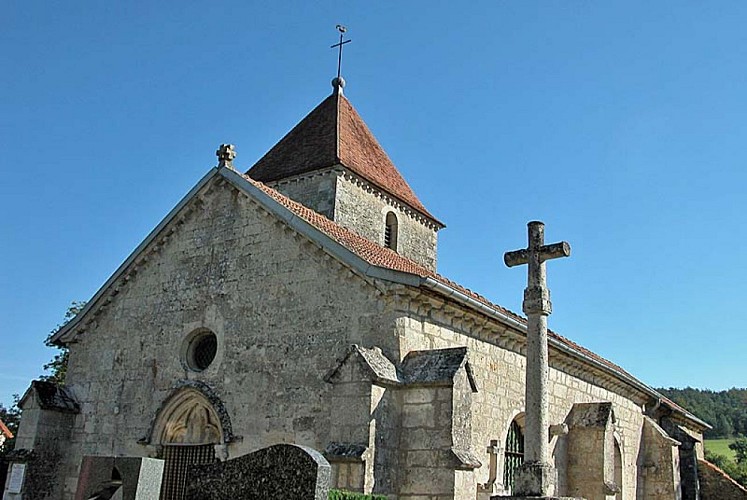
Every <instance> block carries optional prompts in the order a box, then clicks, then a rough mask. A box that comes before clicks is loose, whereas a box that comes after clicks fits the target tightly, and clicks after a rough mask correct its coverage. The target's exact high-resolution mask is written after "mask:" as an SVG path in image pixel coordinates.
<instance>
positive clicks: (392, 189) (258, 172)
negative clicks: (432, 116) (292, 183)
mask: <svg viewBox="0 0 747 500" xmlns="http://www.w3.org/2000/svg"><path fill="white" fill-rule="evenodd" d="M334 165H343V166H344V167H346V168H348V169H350V170H351V171H352V172H354V173H355V174H357V175H359V176H361V177H362V178H363V179H365V180H367V181H368V182H370V183H372V184H373V185H375V186H377V187H379V188H381V189H382V190H384V191H385V192H387V193H389V194H390V195H392V196H394V197H395V198H397V199H399V200H400V201H402V202H404V203H405V204H407V205H409V206H410V207H412V208H413V209H415V210H416V211H418V212H420V213H421V214H423V215H425V216H427V217H428V218H430V219H432V220H434V221H436V222H438V220H437V219H436V218H435V217H433V215H431V214H430V212H428V210H427V209H426V208H425V206H423V204H422V203H421V202H420V200H419V199H418V197H417V196H416V195H415V193H414V192H413V190H412V188H411V187H410V185H409V184H408V183H407V181H405V179H404V178H403V177H402V174H400V173H399V170H397V167H395V166H394V164H393V163H392V160H390V159H389V156H387V154H386V152H385V151H384V150H383V149H382V147H381V146H380V145H379V143H378V141H377V140H376V138H375V137H374V135H373V134H372V133H371V131H370V130H369V128H368V127H367V126H366V124H365V123H364V121H363V119H362V118H361V117H360V115H359V114H358V113H357V112H356V111H355V108H353V106H352V104H350V101H348V100H347V99H346V98H345V97H344V96H343V95H342V94H337V93H335V94H332V95H331V96H329V97H327V98H326V99H325V100H324V101H322V102H321V103H320V104H319V105H318V106H317V107H316V108H314V109H313V110H312V111H311V113H309V114H308V115H306V117H305V118H304V119H303V120H301V121H300V122H299V123H298V125H296V126H295V127H293V129H292V130H291V131H290V132H288V133H287V134H286V135H285V137H283V138H282V139H281V140H280V142H278V143H277V144H276V145H275V146H273V147H272V149H270V151H268V152H267V153H266V154H265V155H264V156H263V157H262V158H260V160H259V161H258V162H257V163H255V164H254V166H253V167H252V168H250V169H249V171H247V172H246V173H247V174H248V175H249V176H250V177H252V178H253V179H256V180H258V181H261V182H272V181H276V180H279V179H283V178H286V177H291V176H295V175H300V174H304V173H307V172H312V171H314V170H319V169H322V168H326V167H331V166H334Z"/></svg>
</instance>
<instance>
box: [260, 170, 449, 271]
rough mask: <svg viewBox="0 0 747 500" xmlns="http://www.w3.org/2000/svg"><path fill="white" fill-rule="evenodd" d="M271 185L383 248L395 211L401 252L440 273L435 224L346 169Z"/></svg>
mask: <svg viewBox="0 0 747 500" xmlns="http://www.w3.org/2000/svg"><path fill="white" fill-rule="evenodd" d="M269 185H270V186H271V187H273V188H275V189H277V190H278V191H279V192H281V193H283V194H284V195H286V196H288V197H289V198H291V199H293V200H295V201H297V202H299V203H301V204H302V205H304V206H306V207H309V208H311V209H312V210H315V211H316V212H319V213H320V214H322V215H324V216H325V217H327V218H329V219H331V220H334V221H335V222H337V223H338V224H340V225H341V226H343V227H346V228H348V229H350V230H352V231H355V232H356V233H358V234H360V235H361V236H363V237H364V238H367V239H369V240H371V241H374V242H376V243H378V244H380V245H382V246H383V245H384V222H385V220H386V215H387V213H388V212H393V213H394V214H395V215H396V217H397V222H398V231H397V252H398V253H400V254H402V255H404V256H405V257H407V258H410V259H412V260H414V261H415V262H418V263H420V264H422V265H423V266H425V267H426V268H428V269H431V270H434V271H435V270H436V251H437V248H436V247H437V242H438V237H437V234H436V227H435V226H434V224H433V223H432V222H428V221H427V220H426V219H425V218H424V217H423V216H422V215H420V214H418V213H416V212H414V211H413V210H412V209H410V208H408V207H406V206H404V205H403V204H401V203H400V202H398V201H396V200H394V199H393V198H391V197H390V196H388V195H387V194H385V193H383V192H382V191H380V190H379V189H377V188H374V187H373V186H371V185H370V184H368V183H367V182H366V181H364V180H362V179H359V178H358V177H356V176H354V175H352V174H350V173H347V172H346V171H344V170H343V169H342V167H339V168H331V169H327V170H321V171H318V172H313V173H311V174H308V175H303V176H299V177H295V178H291V179H284V180H281V181H277V182H272V183H269Z"/></svg>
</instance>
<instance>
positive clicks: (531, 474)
mask: <svg viewBox="0 0 747 500" xmlns="http://www.w3.org/2000/svg"><path fill="white" fill-rule="evenodd" d="M528 226H529V245H528V247H527V248H523V249H521V250H516V251H513V252H507V253H505V254H504V256H503V261H504V262H505V263H506V265H507V266H508V267H514V266H519V265H522V264H528V267H529V272H528V276H527V287H526V288H525V289H524V302H523V304H522V309H523V311H524V313H525V314H526V315H527V354H526V356H527V363H526V402H525V404H526V432H525V434H524V465H523V466H522V467H521V469H519V473H518V475H517V478H516V486H515V491H514V495H516V494H519V495H529V496H540V497H544V496H549V495H552V494H553V493H554V489H555V483H556V481H557V480H556V476H557V472H556V471H555V469H554V467H553V466H552V465H550V462H549V446H548V440H547V436H548V430H549V424H548V415H547V414H548V396H547V385H548V384H547V377H548V362H547V357H548V353H547V317H548V316H549V315H550V313H551V312H552V303H551V302H550V291H549V290H548V289H547V278H546V273H545V261H547V260H550V259H557V258H560V257H568V256H570V255H571V246H570V245H569V244H568V243H567V242H565V241H562V242H560V243H554V244H552V245H545V225H544V224H543V223H542V222H538V221H533V222H530V223H529V224H528Z"/></svg>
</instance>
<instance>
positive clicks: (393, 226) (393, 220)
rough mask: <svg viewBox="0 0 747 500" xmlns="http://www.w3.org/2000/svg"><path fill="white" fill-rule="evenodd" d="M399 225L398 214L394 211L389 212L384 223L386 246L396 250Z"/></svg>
mask: <svg viewBox="0 0 747 500" xmlns="http://www.w3.org/2000/svg"><path fill="white" fill-rule="evenodd" d="M397 226H398V223H397V216H396V215H394V212H389V213H387V214H386V221H385V223H384V246H385V247H387V248H391V249H392V250H394V251H395V252H396V251H397Z"/></svg>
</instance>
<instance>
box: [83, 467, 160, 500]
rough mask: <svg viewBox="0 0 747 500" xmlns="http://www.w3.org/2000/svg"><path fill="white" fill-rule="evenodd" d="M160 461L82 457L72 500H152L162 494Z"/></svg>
mask: <svg viewBox="0 0 747 500" xmlns="http://www.w3.org/2000/svg"><path fill="white" fill-rule="evenodd" d="M162 476H163V460H159V459H157V458H143V457H94V456H86V457H83V461H82V463H81V466H80V474H79V476H78V489H77V490H76V492H75V500H109V499H114V500H119V499H121V500H152V499H154V498H158V497H159V495H160V493H161V478H162Z"/></svg>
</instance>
